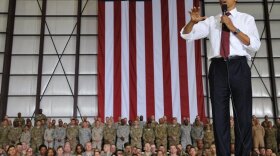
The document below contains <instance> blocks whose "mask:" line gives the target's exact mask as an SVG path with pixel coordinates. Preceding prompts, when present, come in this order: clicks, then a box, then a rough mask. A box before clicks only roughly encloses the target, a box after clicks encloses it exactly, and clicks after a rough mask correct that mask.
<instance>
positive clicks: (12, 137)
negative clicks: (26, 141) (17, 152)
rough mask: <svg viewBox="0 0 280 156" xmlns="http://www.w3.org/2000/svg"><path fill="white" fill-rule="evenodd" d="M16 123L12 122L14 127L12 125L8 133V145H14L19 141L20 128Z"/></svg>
mask: <svg viewBox="0 0 280 156" xmlns="http://www.w3.org/2000/svg"><path fill="white" fill-rule="evenodd" d="M18 125H19V123H18V122H14V127H12V128H11V129H10V131H9V133H8V138H9V141H10V145H15V144H17V143H19V140H20V135H21V133H22V129H21V127H19V126H18Z"/></svg>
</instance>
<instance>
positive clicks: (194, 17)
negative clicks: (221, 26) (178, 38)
mask: <svg viewBox="0 0 280 156" xmlns="http://www.w3.org/2000/svg"><path fill="white" fill-rule="evenodd" d="M189 13H190V16H191V22H193V23H197V22H199V21H202V20H205V19H206V18H207V17H206V16H203V17H201V16H200V7H198V8H196V7H193V8H192V9H191V11H189Z"/></svg>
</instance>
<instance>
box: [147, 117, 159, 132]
mask: <svg viewBox="0 0 280 156" xmlns="http://www.w3.org/2000/svg"><path fill="white" fill-rule="evenodd" d="M149 120H150V121H151V124H152V128H153V129H155V128H156V125H157V124H158V123H157V122H156V120H155V116H154V115H152V116H151V117H150V119H149Z"/></svg>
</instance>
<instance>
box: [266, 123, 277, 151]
mask: <svg viewBox="0 0 280 156" xmlns="http://www.w3.org/2000/svg"><path fill="white" fill-rule="evenodd" d="M264 138H265V139H264V140H265V145H266V148H270V149H272V151H273V152H274V153H275V152H277V150H276V149H277V146H276V145H277V142H276V130H275V128H273V127H272V122H271V121H268V127H267V128H266V129H265V135H264Z"/></svg>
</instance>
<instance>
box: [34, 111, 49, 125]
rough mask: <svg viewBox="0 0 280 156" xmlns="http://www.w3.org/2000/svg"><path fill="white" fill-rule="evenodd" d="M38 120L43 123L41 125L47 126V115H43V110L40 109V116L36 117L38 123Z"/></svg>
mask: <svg viewBox="0 0 280 156" xmlns="http://www.w3.org/2000/svg"><path fill="white" fill-rule="evenodd" d="M38 120H40V121H42V120H44V121H42V123H41V125H42V126H45V122H46V121H47V117H46V115H45V114H43V110H42V109H39V110H38V114H36V115H35V122H37V121H38Z"/></svg>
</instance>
